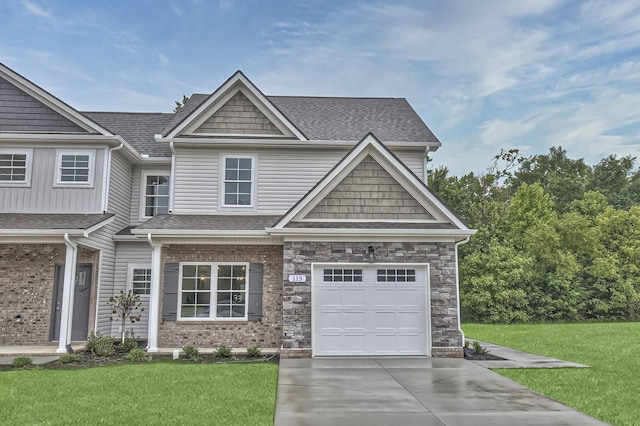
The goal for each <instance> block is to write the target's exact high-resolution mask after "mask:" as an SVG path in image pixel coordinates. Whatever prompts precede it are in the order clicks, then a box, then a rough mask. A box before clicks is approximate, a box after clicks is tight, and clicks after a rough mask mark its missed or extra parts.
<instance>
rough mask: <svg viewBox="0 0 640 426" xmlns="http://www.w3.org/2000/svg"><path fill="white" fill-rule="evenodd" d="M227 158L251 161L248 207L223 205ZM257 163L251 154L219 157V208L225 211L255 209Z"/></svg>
mask: <svg viewBox="0 0 640 426" xmlns="http://www.w3.org/2000/svg"><path fill="white" fill-rule="evenodd" d="M227 158H249V159H250V160H251V202H250V203H249V204H248V205H244V206H242V205H237V204H225V202H224V200H225V173H226V171H227V170H226V163H227ZM257 165H258V161H257V158H256V156H255V155H253V154H224V155H221V156H220V190H219V192H220V197H219V198H220V207H221V208H222V209H225V210H233V209H239V210H246V209H255V207H256V197H257V195H256V187H257V186H256V169H257V168H258V166H257Z"/></svg>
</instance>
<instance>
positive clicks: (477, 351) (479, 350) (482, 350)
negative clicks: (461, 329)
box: [473, 340, 489, 355]
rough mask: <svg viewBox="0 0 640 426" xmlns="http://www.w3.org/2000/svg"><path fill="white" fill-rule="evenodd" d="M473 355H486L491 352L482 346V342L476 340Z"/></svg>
mask: <svg viewBox="0 0 640 426" xmlns="http://www.w3.org/2000/svg"><path fill="white" fill-rule="evenodd" d="M473 353H474V354H476V355H484V354H486V353H489V351H488V350H487V348H485V347H484V346H482V345H481V344H480V342H478V341H477V340H474V341H473Z"/></svg>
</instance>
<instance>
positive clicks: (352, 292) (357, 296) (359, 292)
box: [342, 288, 366, 306]
mask: <svg viewBox="0 0 640 426" xmlns="http://www.w3.org/2000/svg"><path fill="white" fill-rule="evenodd" d="M342 305H343V306H365V305H366V293H365V289H364V288H357V289H351V288H344V289H343V290H342Z"/></svg>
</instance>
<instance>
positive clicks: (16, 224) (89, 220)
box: [0, 213, 113, 229]
mask: <svg viewBox="0 0 640 426" xmlns="http://www.w3.org/2000/svg"><path fill="white" fill-rule="evenodd" d="M112 216H113V214H112V213H107V214H49V213H38V214H24V213H0V229H88V228H91V227H92V226H94V225H97V224H99V223H100V222H103V221H105V220H107V219H109V218H110V217H112Z"/></svg>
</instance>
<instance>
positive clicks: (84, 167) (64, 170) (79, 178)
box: [56, 150, 95, 186]
mask: <svg viewBox="0 0 640 426" xmlns="http://www.w3.org/2000/svg"><path fill="white" fill-rule="evenodd" d="M94 164H95V152H94V151H75V150H68V151H66V150H65V151H58V161H57V167H56V170H57V171H56V174H57V177H56V184H57V185H58V186H66V185H70V186H75V185H83V186H91V185H93V175H94Z"/></svg>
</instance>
